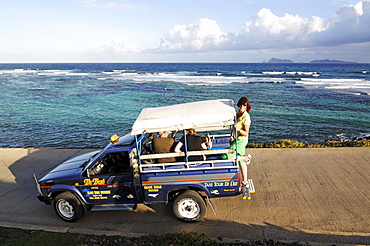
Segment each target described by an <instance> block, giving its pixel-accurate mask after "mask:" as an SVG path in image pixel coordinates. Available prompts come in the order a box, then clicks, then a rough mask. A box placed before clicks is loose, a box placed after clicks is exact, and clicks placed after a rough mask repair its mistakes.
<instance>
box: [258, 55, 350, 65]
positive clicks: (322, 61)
mask: <svg viewBox="0 0 370 246" xmlns="http://www.w3.org/2000/svg"><path fill="white" fill-rule="evenodd" d="M263 63H294V62H293V61H292V60H288V59H278V58H275V57H273V58H271V59H270V60H269V61H268V62H265V61H263ZM309 63H321V64H355V63H357V62H349V61H340V60H329V59H325V60H313V61H310V62H309Z"/></svg>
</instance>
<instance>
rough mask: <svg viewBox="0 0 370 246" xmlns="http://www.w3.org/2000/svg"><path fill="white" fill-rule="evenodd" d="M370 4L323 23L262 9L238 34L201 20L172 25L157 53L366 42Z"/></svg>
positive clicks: (346, 10) (361, 4) (345, 10)
mask: <svg viewBox="0 0 370 246" xmlns="http://www.w3.org/2000/svg"><path fill="white" fill-rule="evenodd" d="M369 26H370V1H369V0H362V1H360V2H358V3H357V4H356V5H344V6H342V7H341V8H340V9H339V10H338V11H337V13H336V15H335V16H333V17H332V18H330V19H329V20H327V21H325V20H324V19H323V18H321V17H318V16H312V17H311V18H304V17H301V16H299V15H291V14H285V15H284V16H281V17H279V16H276V15H275V14H274V13H273V12H272V11H271V10H270V9H267V8H263V9H261V10H260V11H259V12H258V13H257V14H256V15H255V16H253V17H251V18H249V19H248V20H246V21H245V23H244V27H243V29H242V30H241V31H240V33H225V32H223V31H222V30H221V28H220V26H219V25H218V24H217V22H216V21H215V20H212V19H208V18H203V19H200V20H199V21H198V22H196V23H195V24H189V25H176V26H174V27H172V28H171V29H170V30H169V31H168V33H167V34H166V35H165V36H164V37H163V38H162V40H161V43H160V47H159V48H158V49H157V51H158V52H201V51H218V50H252V49H287V48H308V47H320V46H333V45H334V46H335V45H343V44H355V43H366V42H370V29H369Z"/></svg>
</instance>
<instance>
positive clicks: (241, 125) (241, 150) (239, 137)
mask: <svg viewBox="0 0 370 246" xmlns="http://www.w3.org/2000/svg"><path fill="white" fill-rule="evenodd" d="M237 106H238V109H239V111H238V112H237V113H236V124H235V125H234V128H233V131H232V140H233V141H232V143H231V144H230V147H229V148H230V149H236V147H238V149H237V150H238V161H239V166H240V172H241V176H242V177H241V178H242V186H243V187H247V185H248V178H247V164H249V162H250V158H251V157H250V155H248V156H245V148H246V147H247V144H248V135H249V126H250V125H251V117H250V115H249V114H248V112H250V111H251V110H252V106H251V105H250V103H249V100H248V98H247V97H241V98H240V99H239V101H238V104H237ZM221 158H222V159H233V158H235V154H234V153H228V154H223V155H222V156H221Z"/></svg>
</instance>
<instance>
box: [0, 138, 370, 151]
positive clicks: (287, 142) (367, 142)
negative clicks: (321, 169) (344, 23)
mask: <svg viewBox="0 0 370 246" xmlns="http://www.w3.org/2000/svg"><path fill="white" fill-rule="evenodd" d="M338 147H339V148H344V147H370V136H365V137H356V138H353V139H350V140H344V139H340V140H325V141H323V142H321V143H309V142H300V141H298V140H291V139H280V140H277V141H271V142H265V143H248V145H247V148H249V149H255V148H338ZM0 148H2V149H102V148H105V146H101V147H98V146H58V147H55V146H14V147H13V146H11V147H6V146H0Z"/></svg>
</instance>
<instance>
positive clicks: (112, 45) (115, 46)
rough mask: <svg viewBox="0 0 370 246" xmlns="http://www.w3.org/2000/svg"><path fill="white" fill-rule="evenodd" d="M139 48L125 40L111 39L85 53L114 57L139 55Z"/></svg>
mask: <svg viewBox="0 0 370 246" xmlns="http://www.w3.org/2000/svg"><path fill="white" fill-rule="evenodd" d="M141 51H142V49H141V47H140V46H137V45H134V44H132V42H131V41H130V40H129V39H127V38H113V39H112V40H110V41H109V42H107V43H103V44H99V45H96V46H95V47H92V48H89V49H88V51H87V53H88V54H90V55H98V56H114V55H124V54H138V53H141Z"/></svg>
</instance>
